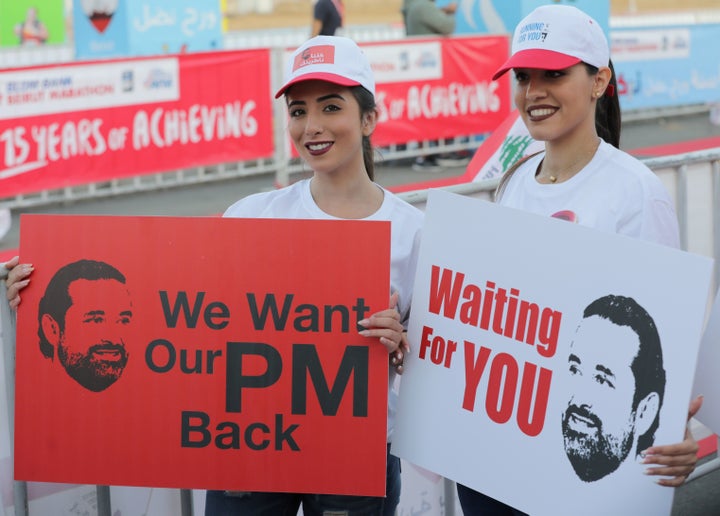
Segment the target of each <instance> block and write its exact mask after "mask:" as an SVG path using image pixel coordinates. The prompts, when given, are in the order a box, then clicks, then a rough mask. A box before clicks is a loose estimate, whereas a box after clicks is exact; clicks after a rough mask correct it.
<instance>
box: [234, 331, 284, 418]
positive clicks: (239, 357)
mask: <svg viewBox="0 0 720 516" xmlns="http://www.w3.org/2000/svg"><path fill="white" fill-rule="evenodd" d="M245 355H255V356H259V357H263V358H264V359H265V363H266V364H267V368H266V370H265V372H264V373H263V374H259V375H245V374H243V367H242V363H243V357H244V356H245ZM281 372H282V357H281V356H280V353H279V352H278V351H277V350H276V349H275V348H274V347H272V346H270V345H268V344H264V343H262V342H228V343H227V363H226V364H225V374H226V386H225V411H226V412H241V411H242V390H243V389H245V388H251V389H263V388H265V387H268V386H270V385H272V384H274V383H275V382H277V381H278V379H279V378H280V373H281Z"/></svg>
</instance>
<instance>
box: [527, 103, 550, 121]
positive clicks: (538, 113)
mask: <svg viewBox="0 0 720 516" xmlns="http://www.w3.org/2000/svg"><path fill="white" fill-rule="evenodd" d="M556 111H557V108H554V107H547V106H537V107H531V108H529V109H528V110H527V114H528V117H529V118H530V120H531V121H533V122H541V121H542V120H545V119H546V118H550V117H551V116H552V115H554V114H555V112H556Z"/></svg>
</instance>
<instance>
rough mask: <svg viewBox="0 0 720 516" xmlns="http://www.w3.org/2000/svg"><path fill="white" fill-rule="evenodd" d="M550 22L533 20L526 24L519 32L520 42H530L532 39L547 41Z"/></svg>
mask: <svg viewBox="0 0 720 516" xmlns="http://www.w3.org/2000/svg"><path fill="white" fill-rule="evenodd" d="M549 28H550V26H549V24H547V23H545V22H533V23H528V24H527V25H524V26H523V27H522V28H521V29H520V32H519V33H518V40H517V42H518V43H529V42H532V41H545V38H547V35H548V32H549Z"/></svg>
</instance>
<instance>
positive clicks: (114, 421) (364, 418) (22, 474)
mask: <svg viewBox="0 0 720 516" xmlns="http://www.w3.org/2000/svg"><path fill="white" fill-rule="evenodd" d="M21 226H22V227H21V234H22V235H23V239H22V241H21V247H20V256H21V260H22V262H26V263H33V264H34V266H35V271H34V272H33V275H32V281H31V282H30V285H29V286H28V287H26V288H25V289H24V290H23V301H22V304H21V308H20V309H19V310H18V335H17V362H16V377H17V379H16V399H15V407H16V414H15V423H16V426H15V477H16V478H17V479H21V480H33V481H49V482H68V483H78V484H102V485H132V486H155V487H175V488H180V487H183V488H199V489H230V490H243V491H244V490H262V491H289V492H321V493H337V494H356V495H358V494H359V495H372V496H382V495H384V493H385V456H386V431H387V423H386V421H387V389H388V383H387V382H388V358H387V352H386V351H385V348H384V347H383V346H382V345H381V344H380V343H379V342H377V340H376V339H368V338H365V337H362V336H359V335H358V327H357V322H358V321H360V320H362V319H364V318H365V317H366V316H368V315H370V314H372V313H374V312H376V311H379V310H382V309H384V308H386V307H387V303H388V298H389V284H390V283H389V263H390V260H389V256H390V225H389V223H386V222H367V221H301V220H277V219H274V220H273V219H224V218H165V217H85V216H46V215H24V216H23V217H22V220H21ZM223 234H224V235H227V238H218V237H219V236H220V235H223ZM329 242H332V243H333V252H331V253H327V252H318V250H319V249H324V248H326V247H327V245H328V243H329ZM367 242H373V245H371V246H369V245H367ZM279 243H281V245H280V244H279ZM279 245H280V247H279ZM140 250H142V252H141V251H140Z"/></svg>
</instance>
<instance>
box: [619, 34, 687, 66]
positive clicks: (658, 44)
mask: <svg viewBox="0 0 720 516" xmlns="http://www.w3.org/2000/svg"><path fill="white" fill-rule="evenodd" d="M610 44H611V46H612V48H611V49H610V55H611V56H612V59H613V62H615V63H622V62H627V61H657V60H660V59H688V58H689V57H690V29H689V28H684V29H683V28H679V29H670V28H663V29H662V30H660V29H650V30H623V31H614V32H613V33H612V40H611V41H610Z"/></svg>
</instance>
